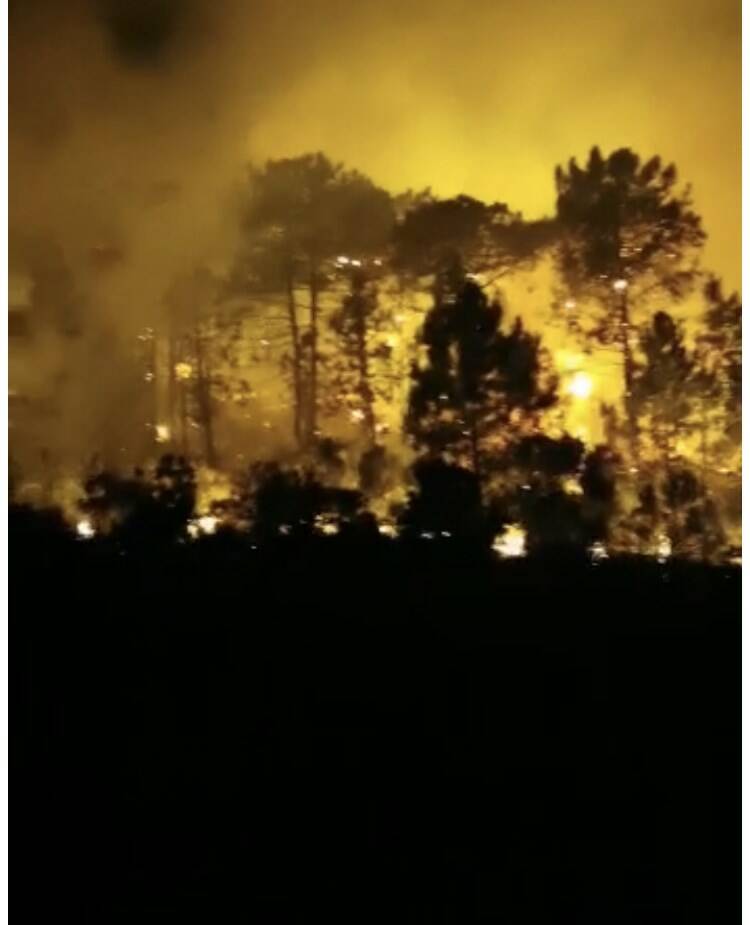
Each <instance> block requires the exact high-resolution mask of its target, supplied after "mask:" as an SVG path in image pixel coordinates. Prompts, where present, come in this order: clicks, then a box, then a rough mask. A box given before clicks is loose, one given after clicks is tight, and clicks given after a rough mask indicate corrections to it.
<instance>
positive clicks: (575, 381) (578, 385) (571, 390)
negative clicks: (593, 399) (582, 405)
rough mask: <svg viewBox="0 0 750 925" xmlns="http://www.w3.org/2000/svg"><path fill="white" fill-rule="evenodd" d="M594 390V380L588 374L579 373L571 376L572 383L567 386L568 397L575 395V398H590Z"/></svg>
mask: <svg viewBox="0 0 750 925" xmlns="http://www.w3.org/2000/svg"><path fill="white" fill-rule="evenodd" d="M593 388H594V383H593V380H592V379H591V376H589V375H588V373H584V372H577V373H574V374H573V376H571V378H570V381H569V382H568V384H567V387H566V391H567V393H568V395H573V396H574V397H575V398H581V399H584V398H588V397H589V395H591V392H592V390H593Z"/></svg>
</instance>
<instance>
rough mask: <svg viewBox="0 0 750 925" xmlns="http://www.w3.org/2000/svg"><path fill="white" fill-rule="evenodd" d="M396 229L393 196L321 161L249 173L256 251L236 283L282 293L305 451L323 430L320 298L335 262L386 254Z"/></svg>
mask: <svg viewBox="0 0 750 925" xmlns="http://www.w3.org/2000/svg"><path fill="white" fill-rule="evenodd" d="M392 225H393V210H392V204H391V198H390V196H389V195H388V193H386V192H385V191H384V190H381V189H379V188H378V187H376V186H375V185H374V184H373V183H372V182H371V181H370V180H369V179H367V177H365V176H363V175H362V174H360V173H357V172H356V171H348V170H345V169H344V167H343V166H342V165H341V164H334V163H332V162H331V161H330V160H328V158H326V157H325V156H324V155H322V154H306V155H303V156H302V157H297V158H289V159H283V160H276V161H269V162H268V163H267V164H266V165H265V167H264V168H263V169H262V170H253V171H252V172H251V175H250V197H249V202H248V207H247V213H246V216H245V226H246V229H247V232H248V236H249V239H250V240H249V243H250V248H249V252H248V253H247V254H246V255H245V258H244V259H243V260H242V261H241V263H240V265H239V266H238V268H237V271H236V274H235V276H236V277H237V279H236V283H238V284H239V285H240V286H241V287H244V289H245V290H246V291H247V292H248V293H250V294H256V295H257V294H259V293H262V292H264V291H265V292H268V291H270V292H271V293H272V294H277V293H283V296H284V299H285V302H286V312H287V318H288V326H289V337H290V342H291V355H290V359H289V362H290V367H291V373H292V383H293V397H294V435H295V439H296V441H297V443H298V444H299V445H300V446H303V445H304V446H306V445H308V444H309V443H310V441H311V440H312V438H313V437H314V436H315V433H316V430H317V415H318V406H319V395H318V392H319V360H320V356H319V347H318V341H319V334H320V315H321V295H322V292H323V291H324V289H325V288H326V286H327V285H328V284H329V282H330V281H331V278H332V277H331V273H330V271H331V270H332V269H334V268H335V263H336V258H337V256H343V255H347V254H355V255H357V256H356V257H355V258H354V259H355V260H356V262H357V263H361V262H362V260H364V259H366V258H367V257H372V256H373V255H376V254H379V253H380V252H382V250H383V249H384V248H385V246H386V243H387V241H388V239H389V237H390V234H391V228H392ZM348 259H349V258H348V257H347V260H348ZM300 291H302V292H304V293H305V294H306V298H307V306H306V307H307V309H308V318H309V322H308V325H307V326H306V327H304V326H303V324H302V322H301V320H300V307H301V306H300V304H299V301H298V295H299V293H300Z"/></svg>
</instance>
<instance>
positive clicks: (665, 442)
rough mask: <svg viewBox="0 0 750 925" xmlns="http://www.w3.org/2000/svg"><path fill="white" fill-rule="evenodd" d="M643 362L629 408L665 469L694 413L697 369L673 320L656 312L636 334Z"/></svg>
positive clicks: (635, 379)
mask: <svg viewBox="0 0 750 925" xmlns="http://www.w3.org/2000/svg"><path fill="white" fill-rule="evenodd" d="M640 346H641V351H642V354H643V360H642V362H641V363H640V364H639V366H638V367H637V368H636V372H635V378H634V382H633V394H632V407H633V409H634V411H635V413H636V414H637V416H638V418H639V420H641V421H642V425H645V426H646V427H647V429H648V433H649V435H650V437H651V439H652V441H653V443H654V444H655V446H656V447H657V448H658V450H659V453H660V454H661V458H662V463H663V465H664V466H665V467H668V466H669V461H670V459H671V458H672V457H673V456H674V455H675V453H676V441H677V438H678V436H679V435H680V434H681V433H684V431H685V429H686V428H687V427H689V426H690V424H689V422H690V418H691V417H692V415H693V414H694V410H695V408H694V405H695V390H696V386H697V382H696V375H697V372H698V370H697V367H696V364H695V361H694V358H693V356H692V355H691V354H690V352H689V351H688V349H687V347H686V346H685V343H684V337H683V334H682V331H681V330H680V328H679V326H678V325H677V324H676V323H675V321H674V319H673V318H672V317H671V316H670V315H668V314H667V313H666V312H657V313H656V314H655V315H654V316H653V318H652V319H651V322H650V324H649V325H648V326H645V327H644V328H643V330H642V331H641V335H640Z"/></svg>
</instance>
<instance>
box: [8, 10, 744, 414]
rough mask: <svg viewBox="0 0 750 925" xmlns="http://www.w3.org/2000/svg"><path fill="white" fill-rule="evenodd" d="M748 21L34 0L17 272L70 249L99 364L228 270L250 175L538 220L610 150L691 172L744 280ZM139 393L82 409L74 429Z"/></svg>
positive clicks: (19, 125)
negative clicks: (104, 344)
mask: <svg viewBox="0 0 750 925" xmlns="http://www.w3.org/2000/svg"><path fill="white" fill-rule="evenodd" d="M739 17H740V11H739V6H738V4H736V3H735V2H734V0H662V2H660V3H654V2H653V0H629V2H625V0H618V2H614V0H613V2H611V3H608V4H601V3H599V2H594V0H577V2H575V3H572V4H570V3H568V4H562V3H559V2H557V0H529V2H527V3H523V4H519V3H515V2H505V0H476V2H475V3H473V4H466V3H463V2H458V0H420V2H408V0H407V2H404V0H400V2H396V0H357V2H349V3H345V2H342V0H255V2H253V0H65V2H64V3H61V2H59V0H15V2H11V5H10V10H9V29H10V32H9V53H10V61H9V71H10V87H9V107H10V139H9V171H10V173H9V196H10V201H9V213H10V243H11V252H10V258H11V273H13V272H14V270H15V271H16V272H17V273H20V274H23V273H25V272H27V270H28V265H29V262H30V260H31V259H32V256H33V253H34V252H35V249H36V248H37V247H38V246H39V241H40V240H42V241H44V240H47V241H53V242H56V244H57V245H58V246H59V247H60V248H61V249H62V251H63V253H64V257H65V261H66V262H67V264H68V266H69V267H70V269H71V272H72V275H73V277H74V279H75V280H76V282H77V285H78V286H79V287H80V288H81V290H82V291H83V292H84V293H85V299H83V300H82V305H83V306H84V307H83V308H82V309H81V310H82V311H83V312H84V319H83V322H82V328H83V330H84V331H87V330H89V328H90V327H91V325H94V326H95V327H97V329H98V331H99V333H98V334H97V335H96V337H93V338H92V339H91V342H90V344H89V346H88V348H86V347H84V348H82V349H84V352H85V350H86V349H90V350H91V351H99V350H100V349H101V338H107V339H108V342H109V343H112V344H117V343H121V344H125V343H129V342H130V341H131V340H132V337H133V336H134V334H135V332H136V331H138V330H139V329H140V328H141V327H142V326H143V325H145V324H152V325H153V324H158V321H159V316H160V312H161V311H162V308H161V304H162V296H163V294H164V291H165V289H166V287H167V286H168V285H169V283H170V281H171V280H172V279H173V278H174V276H175V274H177V273H180V272H182V271H185V270H189V269H191V268H192V267H193V266H194V265H195V264H196V263H208V264H221V263H222V262H223V261H226V260H227V258H228V257H229V256H231V254H232V252H233V250H234V248H235V246H236V243H237V235H238V231H237V229H238V221H237V208H238V204H239V201H240V189H241V187H242V184H243V182H244V168H245V165H246V164H247V162H248V161H249V160H250V159H255V160H262V159H264V158H266V157H269V156H289V155H294V154H299V153H302V152H304V151H309V150H318V149H320V150H324V151H326V152H327V153H329V154H330V155H331V156H333V157H335V158H340V159H343V160H345V161H346V162H347V163H348V164H350V165H351V166H354V167H357V168H359V169H361V170H363V171H365V172H366V173H369V174H370V175H371V176H372V178H373V179H374V180H375V181H376V182H378V183H380V184H381V185H384V186H386V187H388V188H390V189H392V190H394V191H398V190H401V189H404V188H406V187H414V188H423V187H424V186H426V185H431V186H432V187H433V188H434V189H435V190H436V191H437V192H438V193H441V194H445V195H452V194H455V193H458V192H466V193H469V194H473V195H476V196H480V197H485V198H489V199H500V200H504V201H507V202H509V204H510V205H511V206H512V207H514V208H519V209H522V210H523V211H524V212H525V213H526V214H528V215H529V216H537V215H541V214H543V213H548V212H550V211H551V210H552V208H553V206H554V189H553V183H552V172H553V168H554V165H555V164H556V163H558V162H561V161H564V160H567V158H568V157H569V156H571V155H578V156H582V155H585V152H586V151H587V149H588V148H589V147H590V146H591V145H592V144H594V143H598V144H599V145H600V146H602V148H603V149H605V150H607V149H611V148H614V147H619V146H622V145H629V146H632V147H634V148H635V149H636V150H638V151H639V152H640V153H641V154H643V155H644V156H649V155H651V154H653V153H659V154H661V155H662V156H663V157H664V158H665V159H667V160H674V161H676V163H677V165H678V167H679V169H680V173H681V176H682V178H683V180H686V181H692V183H693V185H694V191H695V199H696V205H697V208H698V209H699V211H701V212H702V214H703V215H704V217H705V221H706V225H707V228H708V232H709V242H708V249H707V263H708V265H709V266H711V267H712V268H713V269H715V270H716V271H718V272H719V273H720V274H721V275H723V276H724V277H725V279H726V282H727V284H728V286H729V287H736V286H738V285H739V275H740V274H739V240H740V233H739V208H740V206H739V196H738V195H737V191H738V189H739V184H740V166H739V164H740V158H739V144H740V129H739V126H740V121H739V120H740V115H739V86H740V81H739V74H740V70H739V69H740V63H739V47H740V29H739ZM108 254H111V255H115V256H116V259H112V260H111V261H108V260H107V255H108ZM55 350H56V348H54V347H49V346H47V347H45V350H44V351H42V352H41V353H40V357H39V362H35V363H34V364H32V365H33V373H32V374H31V375H34V376H36V377H38V380H39V382H40V383H46V384H49V381H50V377H51V376H53V374H56V370H55V369H52V368H51V365H50V364H51V359H50V358H51V357H54V358H55V366H56V367H57V366H59V365H60V363H64V362H67V357H68V356H70V357H73V356H76V362H77V363H79V362H82V361H81V359H80V356H77V355H76V351H70V352H69V354H68V353H66V354H65V357H66V359H62V358H61V357H59V356H56V353H55ZM60 350H62V351H66V350H67V348H64V347H60ZM79 352H80V350H79ZM116 366H117V364H114V365H113V369H114V368H116ZM97 375H100V376H102V377H103V379H104V382H106V379H107V372H106V364H102V363H101V362H98V363H97ZM110 378H112V379H115V373H114V372H113V373H112V376H111V377H110ZM104 382H102V383H101V385H102V386H103V385H104ZM119 391H120V383H119V382H118V381H113V382H112V383H111V387H109V388H104V387H102V388H99V389H96V390H93V392H96V393H97V395H99V396H100V400H99V401H97V400H96V396H95V395H94V394H93V393H92V395H90V396H89V397H88V398H86V396H85V395H84V396H81V395H80V394H76V395H75V399H73V398H71V402H70V405H69V407H68V409H67V412H66V422H67V423H66V426H70V427H75V426H76V417H77V418H78V420H80V419H81V418H82V417H83V416H84V414H85V415H90V414H95V415H99V416H102V415H105V414H108V413H110V409H107V408H106V407H105V405H106V402H105V400H104V398H105V397H106V399H107V401H109V400H110V398H111V396H112V395H113V394H114V395H117V394H119Z"/></svg>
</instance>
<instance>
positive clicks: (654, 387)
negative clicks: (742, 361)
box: [633, 312, 722, 558]
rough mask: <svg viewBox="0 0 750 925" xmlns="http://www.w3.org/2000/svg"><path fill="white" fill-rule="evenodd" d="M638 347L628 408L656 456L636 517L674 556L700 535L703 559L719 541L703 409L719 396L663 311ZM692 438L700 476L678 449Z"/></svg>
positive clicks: (706, 413)
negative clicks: (654, 527)
mask: <svg viewBox="0 0 750 925" xmlns="http://www.w3.org/2000/svg"><path fill="white" fill-rule="evenodd" d="M640 346H641V352H642V355H643V360H642V362H641V363H640V365H639V368H638V369H637V371H636V378H635V382H634V391H633V404H634V407H635V410H636V413H637V414H638V417H639V420H640V421H641V422H642V424H643V431H644V435H645V436H646V437H647V438H648V441H649V442H650V444H651V446H652V447H653V448H654V449H655V451H656V454H657V461H656V465H655V466H652V470H653V471H652V475H651V484H652V493H651V495H650V496H649V498H648V502H649V503H648V504H646V505H644V504H641V509H642V513H644V512H645V513H646V514H647V515H650V516H651V518H652V520H653V521H654V522H655V523H657V524H658V525H659V529H660V531H661V532H662V533H663V534H664V535H665V536H667V537H668V538H669V541H670V544H671V548H672V550H673V551H674V552H680V553H683V554H691V553H692V552H693V551H694V550H693V549H692V546H691V544H692V545H694V544H695V543H696V542H697V538H698V537H700V545H701V549H702V553H703V557H704V558H708V556H709V555H710V554H711V552H712V551H714V550H715V548H716V544H717V543H719V542H721V541H722V540H721V531H720V529H719V527H718V519H717V517H718V515H717V512H716V508H715V506H714V504H713V502H712V501H711V499H710V497H709V492H708V488H707V477H708V471H707V467H706V464H705V463H706V457H705V452H706V450H705V443H706V431H707V421H708V416H709V410H707V409H709V408H710V406H711V405H713V404H715V403H716V400H717V398H718V397H720V396H719V393H718V391H717V379H716V378H715V377H714V376H713V375H712V373H711V371H710V370H709V369H707V368H706V367H704V366H702V365H701V364H700V362H699V357H698V355H697V354H696V353H695V352H691V351H689V350H688V349H687V347H686V346H685V343H684V337H683V334H682V331H681V329H680V327H679V325H677V324H676V323H675V321H674V320H673V319H672V318H671V316H670V315H668V314H667V313H666V312H657V313H656V314H655V315H654V316H653V318H652V320H651V323H650V324H649V325H648V326H645V327H644V329H643V330H642V332H641V337H640ZM696 434H699V435H700V438H701V439H700V443H701V459H702V463H703V465H702V467H701V469H702V472H701V474H700V475H699V474H698V473H696V472H695V471H694V469H695V467H694V466H691V465H690V464H689V463H688V462H687V461H686V460H685V452H686V449H685V445H682V446H681V445H680V443H681V441H682V443H683V444H685V443H686V442H687V441H689V440H690V438H691V437H694V436H695V435H696ZM643 519H644V518H643V517H642V518H641V520H643ZM648 519H649V518H648V517H646V518H645V521H646V524H648Z"/></svg>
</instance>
